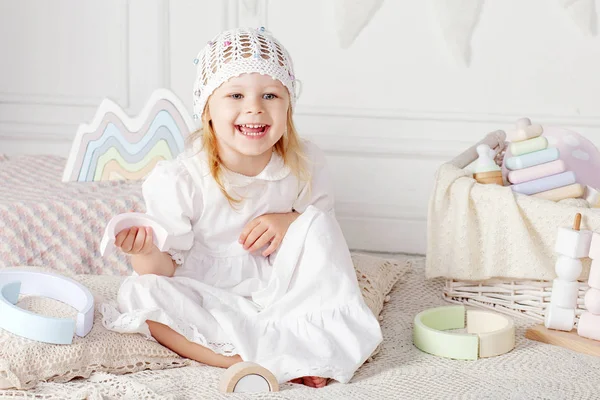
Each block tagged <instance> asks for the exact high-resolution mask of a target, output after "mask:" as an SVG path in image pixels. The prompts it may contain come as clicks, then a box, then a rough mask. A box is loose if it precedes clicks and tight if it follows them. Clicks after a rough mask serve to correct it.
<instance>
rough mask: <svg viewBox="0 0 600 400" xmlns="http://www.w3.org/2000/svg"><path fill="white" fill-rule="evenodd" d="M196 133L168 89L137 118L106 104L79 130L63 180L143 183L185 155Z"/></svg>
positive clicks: (114, 105) (184, 109) (180, 105)
mask: <svg viewBox="0 0 600 400" xmlns="http://www.w3.org/2000/svg"><path fill="white" fill-rule="evenodd" d="M195 128H196V126H195V124H194V122H193V120H192V118H191V116H190V114H189V113H188V111H187V109H186V107H185V106H184V105H183V104H182V103H181V101H180V100H179V99H178V98H177V96H176V95H175V94H174V93H173V92H171V91H169V90H167V89H158V90H156V91H155V92H154V93H153V94H152V96H151V97H150V99H149V100H148V102H147V103H146V106H145V107H144V109H143V110H142V111H141V112H140V114H139V115H138V116H137V117H135V118H132V117H129V115H127V114H126V113H125V112H124V111H123V109H122V108H121V107H120V106H119V105H117V104H116V103H114V102H113V101H111V100H109V99H105V100H104V101H103V102H102V103H101V104H100V106H99V107H98V110H97V111H96V114H95V116H94V119H93V121H92V122H91V123H90V124H89V125H88V124H82V125H80V126H79V128H78V130H77V134H76V136H75V139H74V141H73V145H72V147H71V152H70V154H69V158H68V160H67V163H66V166H65V170H64V172H63V179H62V180H63V182H69V181H80V182H83V181H86V182H87V181H99V180H109V179H142V178H143V177H144V176H146V175H147V173H148V172H149V171H150V170H151V169H152V167H153V166H154V165H155V164H156V162H158V161H159V160H163V159H171V158H173V157H175V156H176V155H177V154H179V153H180V152H181V151H183V148H184V142H185V138H186V137H187V136H188V135H189V133H190V132H192V131H194V130H195ZM149 165H150V167H148V166H149Z"/></svg>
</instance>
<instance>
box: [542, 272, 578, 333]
mask: <svg viewBox="0 0 600 400" xmlns="http://www.w3.org/2000/svg"><path fill="white" fill-rule="evenodd" d="M578 294H579V283H578V282H577V281H570V282H569V281H563V280H562V279H554V280H553V281H552V300H551V303H552V305H555V306H556V307H560V308H571V309H573V310H574V309H576V308H577V297H578ZM547 328H551V327H550V326H549V327H547Z"/></svg>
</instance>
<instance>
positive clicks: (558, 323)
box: [544, 213, 591, 331]
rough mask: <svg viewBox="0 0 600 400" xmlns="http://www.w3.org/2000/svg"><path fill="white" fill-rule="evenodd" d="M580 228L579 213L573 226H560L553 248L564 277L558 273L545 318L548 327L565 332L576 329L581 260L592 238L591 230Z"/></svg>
mask: <svg viewBox="0 0 600 400" xmlns="http://www.w3.org/2000/svg"><path fill="white" fill-rule="evenodd" d="M580 228H581V214H580V213H577V214H576V215H575V220H574V221H573V229H570V228H559V229H558V233H557V235H556V243H555V245H554V250H555V251H556V252H557V253H558V254H560V256H559V257H558V260H557V261H556V265H555V270H556V271H560V272H561V274H560V275H562V277H561V276H560V275H559V277H558V278H557V279H554V281H553V282H552V296H551V297H550V305H549V306H548V308H547V309H546V315H545V319H544V325H545V326H546V328H550V329H557V330H566V331H570V330H571V329H573V323H574V322H575V320H574V318H575V309H576V308H577V297H578V294H579V283H578V282H577V278H578V277H579V274H580V273H581V268H582V265H581V261H580V260H578V259H579V258H582V257H586V256H587V253H588V251H589V246H590V245H589V242H590V241H591V232H590V231H581V230H580ZM567 278H568V279H567Z"/></svg>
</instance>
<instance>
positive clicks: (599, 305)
mask: <svg viewBox="0 0 600 400" xmlns="http://www.w3.org/2000/svg"><path fill="white" fill-rule="evenodd" d="M584 304H585V308H586V309H587V310H588V311H589V312H591V313H592V314H595V315H599V314H600V289H595V288H590V289H588V290H587V292H585V297H584Z"/></svg>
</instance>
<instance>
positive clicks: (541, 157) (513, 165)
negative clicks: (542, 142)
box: [504, 147, 560, 171]
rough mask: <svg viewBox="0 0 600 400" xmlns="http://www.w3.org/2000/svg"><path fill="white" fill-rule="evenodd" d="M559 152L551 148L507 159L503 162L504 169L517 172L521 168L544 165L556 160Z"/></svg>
mask: <svg viewBox="0 0 600 400" xmlns="http://www.w3.org/2000/svg"><path fill="white" fill-rule="evenodd" d="M559 157H560V152H559V150H558V149H556V148H554V147H551V148H548V149H545V150H540V151H535V152H533V153H529V154H523V155H522V156H513V157H507V158H506V159H505V161H504V164H505V165H506V168H507V169H509V170H513V171H514V170H517V169H522V168H528V167H533V166H535V165H540V164H544V163H547V162H550V161H555V160H558V159H559Z"/></svg>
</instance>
